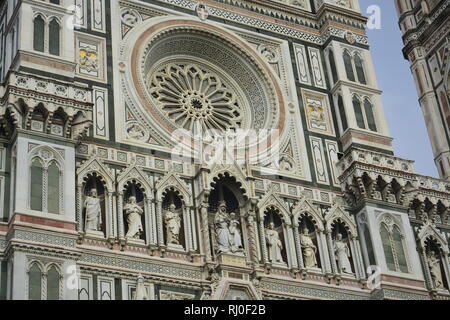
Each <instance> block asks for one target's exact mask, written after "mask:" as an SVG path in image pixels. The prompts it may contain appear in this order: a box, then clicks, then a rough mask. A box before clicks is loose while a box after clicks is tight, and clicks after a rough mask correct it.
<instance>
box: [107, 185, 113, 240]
mask: <svg viewBox="0 0 450 320" xmlns="http://www.w3.org/2000/svg"><path fill="white" fill-rule="evenodd" d="M105 202H106V203H105V207H106V214H105V220H106V221H105V223H106V238H108V239H111V238H113V237H114V224H113V215H114V210H113V193H112V192H110V191H107V196H106V199H105Z"/></svg>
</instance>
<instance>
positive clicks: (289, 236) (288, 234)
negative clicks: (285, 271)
mask: <svg viewBox="0 0 450 320" xmlns="http://www.w3.org/2000/svg"><path fill="white" fill-rule="evenodd" d="M283 231H284V234H285V239H284V241H285V243H286V253H287V259H288V261H286V263H287V264H288V266H289V268H298V264H297V259H295V243H294V235H293V233H292V228H291V227H290V225H286V224H284V227H283ZM292 244H294V247H292Z"/></svg>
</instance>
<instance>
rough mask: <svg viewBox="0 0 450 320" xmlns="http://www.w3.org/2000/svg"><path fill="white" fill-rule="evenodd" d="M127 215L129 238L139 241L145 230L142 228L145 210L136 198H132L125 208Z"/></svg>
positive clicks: (127, 235)
mask: <svg viewBox="0 0 450 320" xmlns="http://www.w3.org/2000/svg"><path fill="white" fill-rule="evenodd" d="M123 209H124V211H125V214H126V215H127V222H128V232H127V234H126V237H127V238H132V239H139V238H140V237H141V234H142V232H143V231H144V228H143V226H142V217H141V216H142V214H143V213H144V210H142V208H141V207H140V206H139V205H138V204H137V202H136V197H133V196H131V197H130V199H128V203H127V204H126V205H125V207H124V208H123Z"/></svg>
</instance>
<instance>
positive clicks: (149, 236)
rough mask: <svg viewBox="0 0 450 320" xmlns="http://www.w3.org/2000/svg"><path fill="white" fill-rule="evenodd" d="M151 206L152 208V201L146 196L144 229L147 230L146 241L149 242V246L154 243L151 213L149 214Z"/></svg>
mask: <svg viewBox="0 0 450 320" xmlns="http://www.w3.org/2000/svg"><path fill="white" fill-rule="evenodd" d="M150 206H151V202H150V199H149V198H148V196H147V195H144V219H145V225H144V228H145V239H146V240H147V243H146V244H147V245H148V244H150V243H152V234H151V231H150V226H151V223H150V213H149V210H150Z"/></svg>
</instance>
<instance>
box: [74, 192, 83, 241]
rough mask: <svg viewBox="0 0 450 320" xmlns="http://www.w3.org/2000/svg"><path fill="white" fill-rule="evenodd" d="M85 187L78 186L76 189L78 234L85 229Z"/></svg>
mask: <svg viewBox="0 0 450 320" xmlns="http://www.w3.org/2000/svg"><path fill="white" fill-rule="evenodd" d="M82 190H83V187H82V186H81V185H78V186H77V189H76V193H77V194H76V195H75V196H76V198H75V199H76V210H77V222H78V223H77V226H78V232H84V229H83V198H82Z"/></svg>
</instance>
